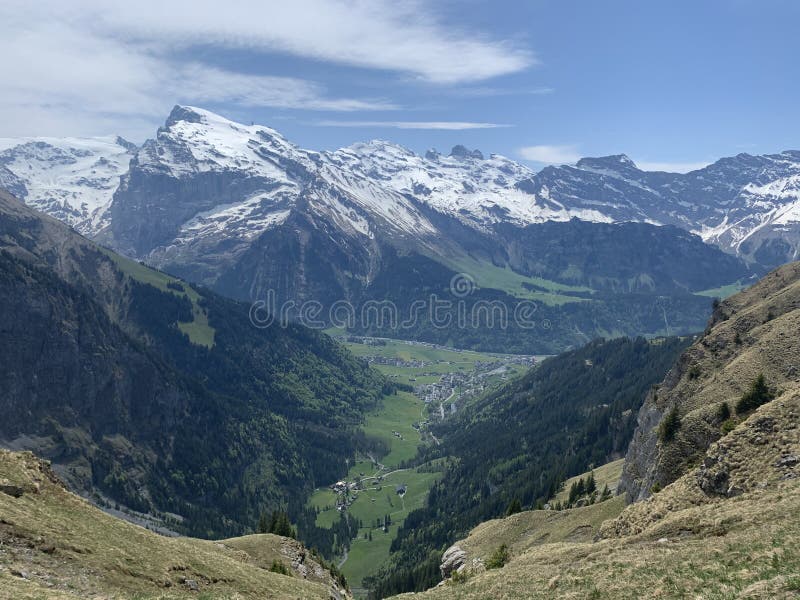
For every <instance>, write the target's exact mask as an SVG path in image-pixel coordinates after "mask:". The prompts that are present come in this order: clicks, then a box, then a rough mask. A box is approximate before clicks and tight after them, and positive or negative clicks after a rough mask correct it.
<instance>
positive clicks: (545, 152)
mask: <svg viewBox="0 0 800 600" xmlns="http://www.w3.org/2000/svg"><path fill="white" fill-rule="evenodd" d="M519 155H520V156H521V157H522V158H524V159H525V160H530V161H533V162H538V163H543V164H548V165H561V164H571V163H574V162H577V161H578V160H579V159H580V158H581V155H580V154H579V153H578V148H577V146H574V145H562V146H525V147H524V148H520V149H519Z"/></svg>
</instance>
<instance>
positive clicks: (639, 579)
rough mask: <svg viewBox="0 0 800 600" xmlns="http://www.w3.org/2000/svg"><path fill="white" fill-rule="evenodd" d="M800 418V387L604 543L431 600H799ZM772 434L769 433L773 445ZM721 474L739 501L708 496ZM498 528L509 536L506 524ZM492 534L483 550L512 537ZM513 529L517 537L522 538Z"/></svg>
mask: <svg viewBox="0 0 800 600" xmlns="http://www.w3.org/2000/svg"><path fill="white" fill-rule="evenodd" d="M798 414H800V385H794V386H792V387H790V388H788V389H787V390H785V392H784V393H783V395H781V396H780V397H778V398H777V399H776V400H774V401H773V402H771V403H769V404H767V405H765V406H763V407H761V408H760V409H758V410H757V411H756V412H755V413H754V414H753V415H751V416H750V417H749V418H748V419H747V420H746V421H745V422H744V423H742V424H740V425H739V427H737V429H735V430H734V431H733V432H732V433H730V434H729V435H727V436H725V437H723V438H722V439H721V440H720V441H718V442H717V443H715V444H713V445H712V446H711V447H710V448H709V450H708V453H707V456H708V457H709V460H708V461H707V464H709V465H713V466H711V467H709V468H708V469H706V468H705V467H703V466H700V467H696V468H693V469H691V470H690V471H689V472H687V473H686V474H685V475H684V476H683V477H681V478H680V479H679V480H678V481H676V482H675V483H673V484H671V485H670V486H668V487H667V488H665V489H664V490H663V491H662V492H660V493H658V494H656V495H655V496H653V497H651V498H650V499H649V500H647V501H645V502H640V503H637V504H633V505H631V506H629V507H628V508H626V509H625V510H624V511H623V512H622V514H621V515H620V516H619V517H617V518H616V519H611V520H608V521H606V522H605V523H604V524H603V525H602V526H601V536H602V539H599V540H598V541H596V542H588V541H585V542H577V543H576V542H569V541H562V542H558V543H545V544H543V545H538V546H532V547H530V549H528V550H526V551H523V552H521V553H520V554H518V555H515V556H513V557H512V560H511V562H510V563H508V564H507V565H506V566H505V567H503V568H502V569H496V570H492V571H486V572H483V573H478V574H476V575H474V576H472V577H470V578H468V579H467V581H466V583H463V584H457V583H449V584H447V585H445V586H442V587H440V588H436V589H434V590H429V591H428V592H425V593H424V594H422V595H421V596H422V597H423V598H432V599H449V598H459V599H469V598H476V599H477V598H553V597H558V598H644V597H647V598H657V597H663V598H681V597H688V598H707V599H714V598H735V597H740V598H789V597H796V596H797V592H798V591H800V520H798V519H797V518H796V515H797V514H798V511H800V477H798V474H800V473H798V470H799V469H800V467H798V465H797V464H790V465H786V464H784V465H781V463H780V461H781V458H782V457H787V456H798V455H800V428H798V427H797V420H798ZM765 426H768V427H769V428H770V438H769V439H770V441H769V442H768V443H765V441H764V431H765V429H764V427H765ZM719 469H724V470H725V472H726V473H727V474H728V477H729V479H730V483H731V485H732V486H734V487H735V488H737V489H738V490H740V491H741V493H740V494H738V495H734V496H731V497H727V496H719V495H713V494H708V493H706V492H704V491H703V489H702V488H701V486H700V484H699V482H700V481H702V480H704V478H706V477H708V471H709V470H711V471H712V474H713V472H714V471H715V470H719ZM617 501H618V500H617ZM600 506H602V505H600ZM589 508H594V507H589ZM570 512H572V511H570ZM499 523H500V524H501V525H500V526H501V527H502V523H503V521H500V522H499ZM481 527H486V528H487V529H488V530H489V531H491V530H492V529H493V528H494V529H495V530H496V532H497V533H494V534H493V536H494V537H493V539H492V541H491V542H490V543H485V544H484V546H486V547H491V546H492V545H493V544H496V543H497V541H499V540H500V539H503V533H502V530H501V529H497V526H492V525H491V523H489V524H484V525H482V526H481ZM479 529H480V528H479ZM509 529H512V531H511V536H512V537H513V535H514V531H513V528H510V527H509ZM476 531H477V530H476ZM473 535H475V532H473ZM483 536H484V537H489V534H488V533H484V534H483ZM471 537H472V536H471ZM465 543H467V542H465ZM416 597H420V596H419V595H417V596H416Z"/></svg>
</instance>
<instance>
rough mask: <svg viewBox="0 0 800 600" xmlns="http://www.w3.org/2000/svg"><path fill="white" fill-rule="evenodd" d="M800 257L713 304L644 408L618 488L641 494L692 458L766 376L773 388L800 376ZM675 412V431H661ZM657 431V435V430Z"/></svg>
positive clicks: (638, 497)
mask: <svg viewBox="0 0 800 600" xmlns="http://www.w3.org/2000/svg"><path fill="white" fill-rule="evenodd" d="M798 327H800V263H791V264H788V265H785V266H783V267H781V268H779V269H777V270H775V271H773V272H772V273H770V274H769V275H767V276H766V277H765V278H764V279H762V280H761V281H760V282H759V283H757V284H756V285H754V286H753V287H751V288H749V289H747V290H745V291H744V292H742V293H740V294H737V295H735V296H732V297H731V298H729V299H727V300H725V301H723V302H721V303H718V304H717V305H716V307H715V309H714V314H713V316H712V318H711V321H710V322H709V324H708V327H707V329H706V331H705V332H704V334H703V335H702V336H701V337H700V338H699V339H698V341H697V342H696V343H695V344H693V345H692V346H691V347H690V348H689V349H688V350H686V352H684V354H683V355H682V356H681V358H680V359H679V361H678V362H677V364H676V365H675V367H674V368H673V369H672V370H671V371H670V373H669V374H668V375H667V377H666V378H665V380H664V381H663V382H662V383H661V384H660V385H659V386H656V387H654V388H653V389H652V390H651V391H650V393H649V395H648V397H647V399H646V401H645V403H644V406H643V407H642V409H641V411H640V413H639V417H638V426H637V430H636V433H635V435H634V438H633V441H632V442H631V445H630V448H629V450H628V454H627V458H626V462H625V468H624V472H623V478H622V481H621V484H620V490H621V491H624V492H625V493H626V494H627V498H628V500H629V501H636V500H641V499H643V498H646V497H647V496H649V495H650V493H651V491H652V490H653V489H659V488H663V487H664V486H666V485H667V484H669V483H671V482H672V481H674V480H675V479H677V478H678V477H680V475H681V474H682V473H683V472H685V470H686V469H687V468H688V467H689V466H691V465H693V464H696V463H697V461H698V460H699V457H700V456H702V454H703V453H704V452H705V451H706V449H707V448H708V447H709V445H710V444H711V443H713V442H714V441H716V440H717V439H719V438H720V437H721V436H722V435H723V426H726V427H729V426H730V425H724V423H725V421H727V420H728V419H729V418H731V417H733V418H734V419H736V418H737V415H736V414H735V412H736V410H735V409H736V404H737V402H738V401H739V399H740V398H741V397H742V396H743V395H744V394H746V393H747V392H748V390H749V388H750V387H751V386H752V385H753V382H754V381H756V379H757V378H758V377H759V375H761V374H763V376H764V379H765V382H766V385H767V386H768V387H769V389H771V390H772V392H773V393H775V394H777V393H779V392H781V391H782V390H784V389H787V388H788V387H789V386H792V385H796V384H797V383H798V382H800V340H798V337H797V331H798ZM672 411H675V417H674V418H676V419H677V423H678V425H677V427H676V431H674V433H673V434H669V435H665V434H664V433H663V428H664V426H663V425H661V424H662V422H663V421H664V418H665V415H667V414H668V413H670V412H672ZM660 431H661V432H662V433H661V434H660V433H659V432H660Z"/></svg>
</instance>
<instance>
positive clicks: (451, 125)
mask: <svg viewBox="0 0 800 600" xmlns="http://www.w3.org/2000/svg"><path fill="white" fill-rule="evenodd" d="M312 125H317V126H319V127H377V128H381V127H384V128H390V129H444V130H453V131H463V130H466V129H497V128H498V127H511V125H504V124H502V123H474V122H471V121H338V120H331V119H328V120H324V121H314V122H313V123H312Z"/></svg>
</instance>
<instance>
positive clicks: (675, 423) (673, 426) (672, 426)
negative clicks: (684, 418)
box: [658, 406, 681, 443]
mask: <svg viewBox="0 0 800 600" xmlns="http://www.w3.org/2000/svg"><path fill="white" fill-rule="evenodd" d="M680 428H681V416H680V413H679V412H678V407H677V406H673V407H672V408H671V409H670V411H669V412H668V413H667V416H665V417H664V418H663V419H662V421H661V424H660V425H659V426H658V439H659V440H661V442H662V443H666V442H669V441H671V440H672V439H673V438H674V437H675V434H676V433H678V430H679V429H680Z"/></svg>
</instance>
